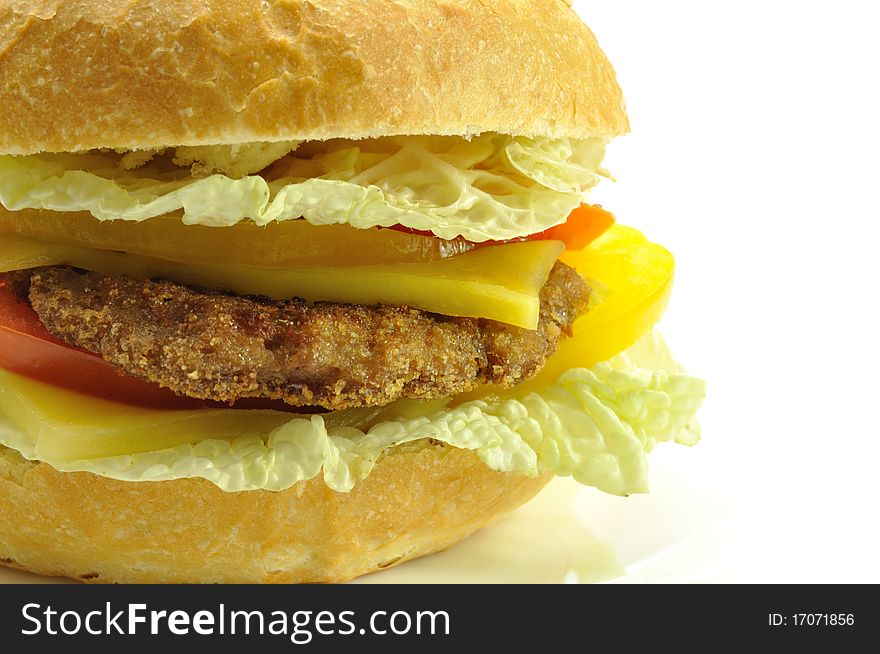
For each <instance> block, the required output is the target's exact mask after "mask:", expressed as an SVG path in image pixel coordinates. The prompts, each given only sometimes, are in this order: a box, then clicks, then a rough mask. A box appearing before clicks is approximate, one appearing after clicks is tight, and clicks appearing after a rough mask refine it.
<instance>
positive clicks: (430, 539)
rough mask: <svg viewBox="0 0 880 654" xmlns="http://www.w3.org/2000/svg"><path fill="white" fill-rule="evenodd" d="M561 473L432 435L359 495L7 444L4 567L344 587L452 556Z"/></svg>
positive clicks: (78, 575)
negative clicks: (509, 466) (138, 466)
mask: <svg viewBox="0 0 880 654" xmlns="http://www.w3.org/2000/svg"><path fill="white" fill-rule="evenodd" d="M550 478H551V476H550V475H544V476H541V477H536V478H529V477H526V476H523V475H519V474H513V473H500V472H495V471H494V470H492V469H490V468H489V467H487V466H486V465H485V464H484V463H482V462H481V461H480V460H479V459H478V458H477V456H476V455H475V454H474V453H473V452H469V451H466V450H460V449H456V448H452V447H449V446H445V445H443V444H434V443H433V442H428V441H424V442H423V443H422V444H421V445H417V446H409V447H399V448H395V449H393V450H391V451H390V452H388V453H387V454H386V455H385V456H383V457H382V458H381V459H380V460H379V462H378V463H377V464H376V466H375V468H374V469H373V471H372V473H371V474H370V476H369V477H367V479H365V480H363V481H361V482H359V483H358V484H356V485H355V487H354V490H352V491H351V492H350V493H336V492H334V491H332V490H330V489H329V488H327V486H326V485H325V484H324V482H323V480H322V479H320V478H315V479H311V480H309V481H305V482H301V483H299V484H297V485H295V486H293V487H292V488H290V489H288V490H286V491H283V492H271V491H247V492H239V493H226V492H224V491H222V490H220V489H219V488H217V487H216V486H214V485H213V484H211V483H210V482H207V481H204V480H202V479H181V480H175V481H161V482H139V483H133V482H124V481H116V480H113V479H107V478H104V477H99V476H97V475H93V474H90V473H81V472H76V473H67V472H58V471H57V470H55V469H54V468H52V467H50V466H48V465H46V464H44V463H36V462H32V461H27V460H25V459H23V458H22V457H21V456H20V455H19V454H18V453H17V452H15V451H13V450H10V449H6V448H0V563H3V564H5V565H8V566H10V567H14V568H19V569H23V570H29V571H31V572H36V573H39V574H43V575H60V576H66V577H72V578H74V579H80V580H83V581H88V582H97V583H100V582H104V583H114V582H115V583H299V582H339V581H345V580H348V579H352V578H354V577H358V576H360V575H363V574H367V573H369V572H376V571H378V570H382V569H385V568H388V567H390V566H393V565H396V564H398V563H402V562H403V561H407V560H409V559H413V558H416V557H419V556H424V555H426V554H431V553H432V552H437V551H440V550H443V549H445V548H447V547H449V546H450V545H452V544H453V543H456V542H457V541H459V540H461V539H463V538H465V537H466V536H468V535H470V534H472V533H473V532H475V531H477V530H478V529H480V528H482V527H484V526H486V525H487V524H489V523H490V522H492V521H494V520H495V519H497V518H498V517H500V516H503V515H505V514H506V513H509V512H510V511H512V510H513V509H515V508H516V507H518V506H519V505H521V504H523V503H524V502H526V501H528V500H529V499H531V498H532V497H533V496H534V495H535V494H536V493H537V492H538V491H539V490H540V489H541V488H542V487H543V486H544V485H545V484H546V483H547V482H548V481H549V480H550Z"/></svg>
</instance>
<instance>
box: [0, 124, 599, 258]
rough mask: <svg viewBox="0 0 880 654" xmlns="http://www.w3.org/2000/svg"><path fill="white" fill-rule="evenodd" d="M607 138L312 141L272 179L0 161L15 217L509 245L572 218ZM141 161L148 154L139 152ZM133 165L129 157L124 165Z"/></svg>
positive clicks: (84, 162) (153, 162)
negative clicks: (239, 226)
mask: <svg viewBox="0 0 880 654" xmlns="http://www.w3.org/2000/svg"><path fill="white" fill-rule="evenodd" d="M604 151H605V144H604V141H602V140H600V139H588V140H584V141H572V140H569V139H528V138H524V137H512V136H504V135H498V134H491V133H490V134H483V135H481V136H478V137H475V138H473V139H470V140H467V139H464V138H460V137H451V136H448V137H439V136H436V137H433V136H425V137H415V136H411V137H396V138H382V139H371V140H365V141H345V140H335V141H328V142H326V143H306V144H303V145H301V146H299V147H298V148H297V149H296V150H295V151H294V152H292V153H291V154H289V155H287V156H286V157H284V158H282V159H281V160H279V161H276V162H275V163H274V164H273V165H272V166H271V167H270V168H269V169H268V171H266V172H265V176H258V175H247V176H244V177H241V178H240V179H232V178H230V177H227V176H225V175H221V174H214V175H210V176H208V177H204V178H201V179H197V178H195V177H193V176H192V174H191V172H190V170H189V169H187V168H181V167H180V166H179V165H177V166H175V165H174V163H173V161H178V163H180V161H179V158H175V159H174V160H173V161H172V159H170V158H169V156H168V155H166V156H158V157H155V158H154V157H153V154H152V153H146V154H145V156H142V157H137V159H138V161H139V162H146V163H145V165H143V166H142V167H138V168H137V169H136V170H126V169H125V168H126V167H129V166H128V165H127V163H126V162H127V161H129V160H130V159H131V154H129V155H127V156H124V155H122V154H114V153H100V152H90V153H83V154H41V155H31V156H12V155H0V204H2V205H3V206H4V207H6V208H7V209H8V210H10V211H17V210H21V209H49V210H52V211H88V212H91V214H92V215H93V216H95V217H96V218H98V219H99V220H117V219H119V220H131V221H141V220H147V219H149V218H152V217H155V216H160V215H164V214H170V213H175V212H180V211H182V219H183V222H185V223H187V224H201V225H211V226H226V225H233V224H235V223H237V222H239V221H241V220H246V219H250V220H253V221H254V222H256V223H257V224H260V225H265V224H267V223H270V222H272V221H281V220H291V219H296V218H300V217H302V218H305V219H306V220H307V221H309V222H310V223H313V224H316V225H327V224H337V223H347V224H350V225H352V226H354V227H358V228H370V227H376V226H382V227H390V226H392V225H397V224H400V225H404V226H406V227H411V228H413V229H417V230H424V231H432V232H434V233H435V234H437V235H438V236H440V237H441V238H446V239H451V238H455V237H457V236H464V237H465V238H467V239H468V240H471V241H475V242H481V241H486V240H505V239H510V238H516V237H520V236H525V235H528V234H533V233H536V232H540V231H543V230H545V229H548V228H550V227H552V226H554V225H557V224H559V223H561V222H563V221H564V220H565V218H566V217H567V216H568V214H569V213H570V212H571V210H572V209H574V208H575V207H577V206H578V204H580V203H581V202H582V201H583V200H584V199H585V192H586V190H587V189H589V188H590V187H592V186H594V185H595V184H596V183H597V182H598V181H599V179H600V177H601V176H603V175H605V174H606V173H605V172H604V171H603V170H602V168H601V162H602V158H603V156H604ZM134 154H135V155H137V154H138V153H134ZM126 157H127V158H126Z"/></svg>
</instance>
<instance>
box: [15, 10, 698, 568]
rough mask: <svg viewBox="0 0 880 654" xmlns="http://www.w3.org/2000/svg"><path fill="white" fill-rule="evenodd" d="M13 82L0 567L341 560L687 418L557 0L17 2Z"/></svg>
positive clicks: (615, 465) (428, 542) (610, 90)
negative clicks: (605, 198)
mask: <svg viewBox="0 0 880 654" xmlns="http://www.w3.org/2000/svg"><path fill="white" fill-rule="evenodd" d="M0 75H2V78H3V79H4V81H5V83H4V84H3V85H2V86H0V104H2V106H3V108H4V110H3V112H0V205H2V207H0V273H2V277H0V562H2V563H4V564H5V565H8V566H12V567H15V568H21V569H25V570H30V571H33V572H36V573H39V574H48V575H64V576H68V577H72V578H74V579H80V580H85V581H90V582H135V583H138V582H285V583H288V582H335V581H342V580H347V579H351V578H353V577H356V576H358V575H363V574H365V573H369V572H372V571H376V570H381V569H383V568H387V567H389V566H392V565H395V564H398V563H400V562H402V561H406V560H408V559H412V558H414V557H418V556H423V555H426V554H429V553H432V552H435V551H439V550H442V549H444V548H447V547H449V546H450V545H452V544H453V543H455V542H457V541H459V540H460V539H462V538H465V537H466V536H468V535H469V534H471V533H473V532H475V531H476V530H478V529H480V528H482V527H483V526H485V525H487V524H489V523H491V522H492V521H494V520H496V519H498V518H499V517H500V516H503V515H505V514H506V513H508V512H510V511H511V510H513V509H514V508H516V507H517V506H519V505H521V504H522V503H524V502H526V501H527V500H529V499H530V498H531V497H533V496H534V495H535V494H536V493H537V492H538V491H539V490H540V489H541V488H542V487H543V486H544V485H545V484H547V483H548V481H549V480H550V479H551V478H552V477H553V476H555V475H556V476H571V477H573V478H574V479H576V480H577V481H579V482H581V483H583V484H587V485H590V486H594V487H596V488H597V489H599V490H600V491H604V492H608V493H613V494H617V495H622V496H625V495H628V494H631V493H639V492H645V491H646V490H647V481H646V473H647V469H646V454H647V453H648V452H649V451H650V450H651V449H652V448H653V447H654V446H655V445H656V444H658V443H660V442H663V441H675V442H678V443H683V444H693V443H695V442H696V441H697V439H698V437H699V434H698V429H697V425H696V422H695V420H694V416H695V413H696V411H697V409H698V407H699V405H700V403H701V401H702V398H703V393H704V389H703V384H702V382H700V381H699V380H697V379H694V378H692V377H690V376H688V375H686V374H685V373H684V371H683V370H682V369H681V368H680V367H679V366H678V365H677V364H676V363H675V361H674V360H673V359H672V357H671V356H670V354H669V352H668V351H667V350H666V348H665V345H664V344H663V341H662V339H661V338H660V336H659V335H658V334H657V333H656V332H654V331H653V326H654V324H655V323H656V322H657V320H658V318H659V317H660V315H661V313H662V312H663V310H664V308H665V306H666V303H667V301H668V298H669V292H670V288H671V281H672V273H673V260H672V257H671V255H670V254H669V253H668V252H667V251H666V250H665V249H664V248H662V247H661V246H659V245H657V244H654V243H652V242H650V241H649V240H648V239H647V238H646V237H645V236H643V235H642V234H641V233H640V232H638V231H636V230H634V229H631V228H627V227H624V226H621V225H619V224H617V223H616V222H615V220H614V218H613V216H612V215H611V214H609V213H608V212H607V211H605V210H604V209H603V208H601V207H598V206H595V205H591V204H590V203H589V198H588V194H589V190H590V188H592V187H593V186H595V185H596V184H597V183H599V182H600V180H602V179H603V178H607V177H609V173H608V172H606V171H605V170H604V169H603V168H602V160H603V156H604V150H605V146H606V145H607V144H608V143H609V142H610V141H611V140H613V139H614V138H615V137H617V136H620V135H622V134H624V133H626V132H627V131H628V127H629V126H628V121H627V116H626V112H625V108H624V101H623V96H622V93H621V90H620V88H619V86H618V84H617V82H616V78H615V74H614V71H613V69H612V67H611V65H610V64H609V62H608V60H607V59H606V57H605V55H604V54H603V52H602V51H601V49H600V48H599V46H598V44H597V42H596V40H595V38H594V36H593V34H592V33H591V32H590V30H589V29H588V28H587V27H586V26H585V25H584V24H583V23H582V22H581V21H580V19H579V18H578V17H577V16H576V14H575V13H574V11H573V10H572V9H571V8H570V7H569V6H568V4H567V3H566V2H563V1H561V0H485V1H482V2H472V1H470V0H444V1H440V0H405V1H396V2H384V1H376V2H369V3H366V2H361V1H359V0H311V1H309V2H305V1H299V0H284V1H282V0H267V1H265V2H260V3H258V2H251V1H249V0H247V1H246V0H224V1H222V2H221V1H219V0H199V1H198V2H196V1H194V0H177V1H175V2H170V1H169V2H155V1H150V2H147V1H146V0H126V1H125V2H121V1H118V0H110V1H106V2H72V1H71V0H58V1H56V2H51V3H45V2H37V1H36V0H33V1H30V0H23V1H22V2H17V3H13V4H8V3H7V4H6V5H5V6H4V7H3V8H0Z"/></svg>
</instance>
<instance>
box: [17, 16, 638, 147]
mask: <svg viewBox="0 0 880 654" xmlns="http://www.w3.org/2000/svg"><path fill="white" fill-rule="evenodd" d="M0 79H2V80H3V83H2V84H0V107H2V108H3V110H2V111H0V153H2V154H33V153H37V152H72V151H78V150H87V149H92V148H124V149H148V148H158V147H165V146H175V145H215V144H224V143H245V142H253V141H281V140H297V141H299V140H324V139H329V138H349V139H358V138H369V137H376V136H390V135H402V134H413V135H414V134H444V135H461V136H468V135H472V134H477V133H480V132H487V131H493V132H500V133H504V134H513V135H524V136H533V137H538V136H546V137H572V138H587V137H594V136H597V137H603V138H607V139H610V138H612V137H614V136H617V135H619V134H622V133H624V132H626V131H627V130H628V123H627V117H626V111H625V108H624V102H623V97H622V94H621V91H620V87H619V86H618V85H617V81H616V79H615V75H614V70H613V69H612V67H611V64H610V63H609V62H608V59H607V58H606V57H605V55H604V53H603V52H602V50H601V49H600V48H599V45H598V44H597V43H596V39H595V37H594V36H593V34H592V32H590V30H589V28H587V26H586V25H584V24H583V23H582V22H581V21H580V19H579V18H578V17H577V15H576V14H575V13H574V11H573V10H572V9H571V8H570V7H569V6H568V4H567V3H566V2H564V1H563V0H480V1H479V2H477V1H475V0H396V1H395V2H392V1H391V0H369V1H367V0H262V1H258V0H175V1H173V2H172V1H170V0H161V1H157V0H102V1H101V2H96V1H83V0H20V1H18V2H14V3H3V6H2V7H0Z"/></svg>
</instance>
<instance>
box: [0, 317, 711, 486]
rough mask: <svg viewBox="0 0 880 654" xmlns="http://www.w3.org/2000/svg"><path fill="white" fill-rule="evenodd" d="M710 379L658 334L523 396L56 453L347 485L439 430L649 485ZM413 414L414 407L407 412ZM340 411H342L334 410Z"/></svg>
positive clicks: (124, 464) (119, 472) (5, 433)
mask: <svg viewBox="0 0 880 654" xmlns="http://www.w3.org/2000/svg"><path fill="white" fill-rule="evenodd" d="M704 395H705V386H704V383H703V382H702V381H700V380H698V379H695V378H693V377H690V376H688V375H685V374H684V373H683V372H682V371H681V369H680V368H679V367H678V366H677V365H676V364H675V363H674V361H673V360H672V357H671V356H670V354H669V352H668V350H667V348H666V346H665V344H664V342H663V340H662V338H661V337H660V336H659V335H658V334H656V333H651V334H649V335H647V336H646V337H645V338H643V339H642V340H641V341H640V342H639V343H637V344H636V345H634V346H633V347H632V348H630V349H629V350H627V351H626V352H624V353H622V354H620V355H618V356H616V357H614V358H613V359H611V360H610V361H608V362H605V363H601V364H598V365H596V366H594V367H593V368H592V369H585V368H577V369H572V370H569V371H567V372H566V373H564V374H563V375H562V376H561V377H560V378H559V379H558V381H557V382H556V383H555V384H553V385H551V386H548V387H546V388H544V389H542V390H540V391H538V392H533V393H528V394H526V395H524V396H523V397H521V398H516V399H511V400H506V401H499V400H492V399H486V400H477V401H471V402H467V403H464V404H461V405H459V406H445V407H441V408H435V409H434V410H433V411H431V412H430V414H429V415H425V416H419V417H406V416H404V415H401V416H399V417H396V418H395V417H390V418H389V417H388V416H387V415H384V414H383V420H382V422H379V423H378V424H376V425H374V426H373V427H372V428H370V429H368V430H367V431H366V432H364V431H361V430H359V429H355V428H353V427H339V426H336V427H333V426H331V427H329V428H328V426H327V424H326V423H325V420H324V418H322V417H321V416H311V417H308V418H297V419H293V420H290V421H289V422H287V423H285V424H283V425H282V426H280V427H278V428H277V429H275V430H274V431H273V432H272V433H271V434H268V436H267V437H265V438H262V437H259V436H247V437H241V438H238V439H235V440H220V439H209V440H204V441H202V442H199V443H196V444H192V445H183V446H179V447H174V448H169V449H165V450H160V451H155V452H146V453H141V454H134V455H126V456H114V457H107V458H101V459H90V460H81V461H73V462H70V461H51V460H47V461H46V463H49V464H50V465H52V466H54V467H56V468H57V469H59V470H62V471H88V472H92V473H95V474H98V475H103V476H106V477H112V478H114V479H121V480H126V481H160V480H167V479H179V478H185V477H201V478H204V479H208V480H210V481H212V482H213V483H215V484H216V485H217V486H219V487H220V488H222V489H223V490H226V491H242V490H253V489H267V490H283V489H285V488H289V487H290V486H292V485H293V484H295V483H297V482H299V481H302V480H305V479H311V478H312V477H315V476H317V475H318V474H322V473H323V477H324V481H325V483H326V484H327V485H328V486H329V487H330V488H332V489H333V490H336V491H340V492H346V491H348V490H350V489H351V488H352V487H353V486H354V484H355V483H356V482H357V481H358V480H360V479H363V478H365V477H366V476H367V475H369V473H370V471H371V470H372V468H373V465H374V464H375V462H376V460H377V459H378V458H379V457H380V456H381V455H382V454H383V453H384V452H385V451H386V450H387V449H388V448H391V447H394V446H397V445H402V444H404V443H412V442H416V441H419V440H422V439H426V438H433V439H436V440H439V441H442V442H444V443H448V444H449V445H452V446H453V447H459V448H464V449H468V450H473V451H475V452H476V453H477V455H478V456H479V457H480V459H481V460H482V461H483V462H484V463H485V464H486V465H488V466H489V467H490V468H492V469H494V470H499V471H505V472H518V473H522V474H525V475H530V476H534V475H538V474H541V473H543V472H546V471H550V472H553V473H554V474H557V475H561V476H572V477H574V479H576V480H577V481H579V482H580V483H582V484H586V485H588V486H595V487H597V488H599V489H600V490H603V491H605V492H607V493H612V494H615V495H627V494H630V493H642V492H646V491H647V489H648V482H647V459H646V453H647V452H650V451H651V450H652V449H653V448H654V447H655V446H656V445H657V443H660V442H664V441H676V442H678V443H682V444H685V445H693V444H695V443H696V442H697V441H698V440H699V429H698V426H697V424H696V422H695V420H694V416H695V414H696V411H697V409H698V408H699V406H700V405H701V403H702V401H703V397H704ZM409 413H411V411H410V412H409ZM331 415H332V414H331ZM0 443H2V444H3V445H5V446H7V447H11V448H13V449H16V450H18V451H20V452H21V453H22V455H23V456H25V457H26V458H29V459H38V458H39V457H38V456H36V454H35V453H34V447H33V443H32V441H31V440H30V439H29V438H28V436H27V435H26V434H24V433H22V432H21V431H19V430H17V429H15V428H14V427H13V426H12V425H11V424H10V423H9V422H8V420H5V419H3V418H2V417H0Z"/></svg>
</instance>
